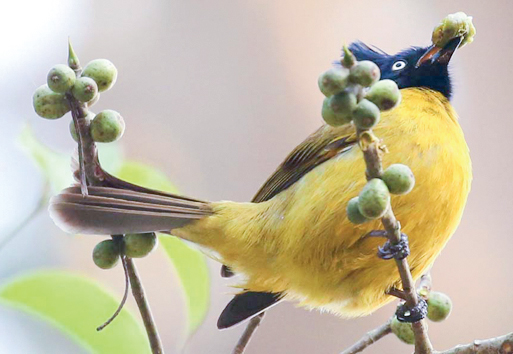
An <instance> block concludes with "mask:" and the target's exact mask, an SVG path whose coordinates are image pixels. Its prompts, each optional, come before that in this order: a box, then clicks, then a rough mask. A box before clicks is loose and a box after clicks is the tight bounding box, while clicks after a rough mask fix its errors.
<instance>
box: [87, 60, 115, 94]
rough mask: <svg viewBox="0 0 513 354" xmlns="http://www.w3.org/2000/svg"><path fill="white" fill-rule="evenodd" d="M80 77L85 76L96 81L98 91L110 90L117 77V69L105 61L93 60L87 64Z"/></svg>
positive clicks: (108, 61)
mask: <svg viewBox="0 0 513 354" xmlns="http://www.w3.org/2000/svg"><path fill="white" fill-rule="evenodd" d="M82 76H87V77H90V78H91V79H93V80H94V81H96V84H97V85H98V91H100V92H103V91H107V90H108V89H110V88H111V87H112V86H113V85H114V84H115V83H116V79H117V77H118V69H116V67H115V66H114V64H112V62H111V61H110V60H107V59H95V60H92V61H90V62H89V64H87V65H86V67H85V68H84V71H82Z"/></svg>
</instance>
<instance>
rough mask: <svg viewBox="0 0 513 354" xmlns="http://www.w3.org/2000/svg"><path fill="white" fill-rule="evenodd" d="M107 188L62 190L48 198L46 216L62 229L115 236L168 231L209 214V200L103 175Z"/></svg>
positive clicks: (92, 187)
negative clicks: (165, 191) (166, 191)
mask: <svg viewBox="0 0 513 354" xmlns="http://www.w3.org/2000/svg"><path fill="white" fill-rule="evenodd" d="M105 182H106V184H107V185H109V186H110V187H95V186H89V187H88V195H87V196H83V195H82V192H81V190H80V186H78V185H76V186H72V187H69V188H66V189H64V190H63V191H62V192H61V193H60V194H58V195H56V196H55V197H53V198H52V199H51V200H50V207H49V211H50V216H51V217H52V219H53V220H54V222H55V223H56V224H57V226H59V227H60V228H61V229H63V230H64V231H66V232H69V233H75V234H77V233H81V234H95V235H117V234H127V233H144V232H152V231H170V230H172V229H176V228H180V227H183V226H185V225H187V224H189V223H190V222H192V221H195V220H199V219H202V218H204V217H206V216H209V215H212V208H211V206H210V203H208V202H203V201H200V200H196V199H191V198H187V197H182V196H178V195H174V194H168V193H163V192H159V191H155V190H152V189H146V188H143V187H140V186H137V185H133V184H131V183H128V182H125V181H122V180H120V179H118V178H116V177H114V176H111V175H108V174H106V176H105Z"/></svg>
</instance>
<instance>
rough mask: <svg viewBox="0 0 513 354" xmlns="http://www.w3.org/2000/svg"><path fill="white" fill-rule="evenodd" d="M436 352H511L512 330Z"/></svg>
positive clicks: (512, 349)
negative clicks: (498, 335) (497, 335)
mask: <svg viewBox="0 0 513 354" xmlns="http://www.w3.org/2000/svg"><path fill="white" fill-rule="evenodd" d="M436 354H513V332H512V333H509V334H506V335H504V336H500V337H496V338H490V339H485V340H475V341H474V342H473V343H470V344H465V345H458V346H456V347H454V348H451V349H449V350H445V351H442V352H436Z"/></svg>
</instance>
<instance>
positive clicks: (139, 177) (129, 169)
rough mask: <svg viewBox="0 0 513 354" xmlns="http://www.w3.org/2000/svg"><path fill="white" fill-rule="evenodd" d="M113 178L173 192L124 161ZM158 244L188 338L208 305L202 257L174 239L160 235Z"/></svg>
mask: <svg viewBox="0 0 513 354" xmlns="http://www.w3.org/2000/svg"><path fill="white" fill-rule="evenodd" d="M117 176H118V177H119V178H122V179H124V180H126V181H128V182H132V183H135V184H138V185H141V186H144V187H147V188H152V189H157V190H160V191H164V192H169V193H177V190H176V187H175V186H174V185H173V184H172V183H171V182H169V179H168V178H167V177H166V176H165V175H164V174H163V173H162V172H160V171H158V170H156V169H154V168H152V167H149V166H147V165H144V164H141V163H136V162H128V161H127V162H125V163H124V164H123V165H122V166H121V168H120V170H119V172H118V175H117ZM159 241H160V244H161V245H162V247H163V248H164V250H165V251H166V253H167V255H168V256H169V258H170V259H171V261H172V262H173V264H174V267H175V269H176V272H177V274H178V277H179V279H180V281H181V283H182V286H183V290H184V292H185V298H186V302H187V312H188V317H189V325H188V335H189V334H191V333H192V332H194V330H196V328H198V326H199V325H200V324H201V322H203V319H204V318H205V315H206V313H207V310H208V306H209V298H210V278H209V273H208V267H207V263H206V261H205V256H204V255H203V254H202V253H201V252H200V251H198V250H195V249H192V248H190V247H188V246H187V245H186V244H185V243H184V242H183V241H181V240H180V239H178V238H175V237H170V236H168V235H161V236H160V237H159Z"/></svg>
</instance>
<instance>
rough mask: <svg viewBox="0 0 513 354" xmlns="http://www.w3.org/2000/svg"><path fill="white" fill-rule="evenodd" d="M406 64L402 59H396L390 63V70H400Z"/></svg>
mask: <svg viewBox="0 0 513 354" xmlns="http://www.w3.org/2000/svg"><path fill="white" fill-rule="evenodd" d="M405 66H406V62H405V61H404V60H398V61H396V62H395V63H394V65H392V71H397V70H402V69H404V67H405Z"/></svg>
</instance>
